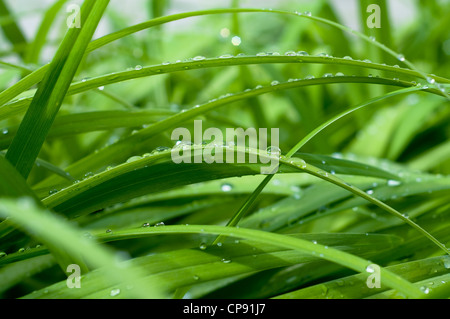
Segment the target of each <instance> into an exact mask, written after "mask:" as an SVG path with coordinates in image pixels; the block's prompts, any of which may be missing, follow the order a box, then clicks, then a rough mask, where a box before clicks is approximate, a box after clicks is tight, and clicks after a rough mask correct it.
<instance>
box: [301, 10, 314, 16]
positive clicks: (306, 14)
mask: <svg viewBox="0 0 450 319" xmlns="http://www.w3.org/2000/svg"><path fill="white" fill-rule="evenodd" d="M303 14H304V15H305V16H308V17H310V16H312V14H311V12H309V11H305V12H303Z"/></svg>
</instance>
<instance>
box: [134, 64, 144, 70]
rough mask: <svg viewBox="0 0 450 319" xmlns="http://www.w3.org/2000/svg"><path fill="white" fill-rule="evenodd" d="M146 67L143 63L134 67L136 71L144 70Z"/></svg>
mask: <svg viewBox="0 0 450 319" xmlns="http://www.w3.org/2000/svg"><path fill="white" fill-rule="evenodd" d="M143 68H144V67H143V66H142V65H139V64H138V65H136V66H135V67H134V69H135V70H136V71H140V70H142V69H143Z"/></svg>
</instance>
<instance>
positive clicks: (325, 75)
mask: <svg viewBox="0 0 450 319" xmlns="http://www.w3.org/2000/svg"><path fill="white" fill-rule="evenodd" d="M323 77H324V78H332V77H333V74H332V73H325V74H324V75H323Z"/></svg>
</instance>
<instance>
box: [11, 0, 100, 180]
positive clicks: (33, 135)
mask: <svg viewBox="0 0 450 319" xmlns="http://www.w3.org/2000/svg"><path fill="white" fill-rule="evenodd" d="M108 3H109V1H107V0H101V1H95V2H85V4H84V5H83V7H82V10H81V19H82V21H84V22H83V27H82V28H81V29H79V28H71V29H70V30H69V31H68V33H67V35H66V37H65V39H64V40H63V42H62V44H61V46H60V48H59V50H58V52H57V53H56V55H55V57H54V59H53V62H52V63H51V64H50V68H49V71H48V72H47V73H46V77H45V78H44V80H43V82H42V83H41V85H40V87H39V89H38V91H37V92H36V95H35V97H34V98H33V102H32V104H31V105H30V108H29V110H28V112H27V114H26V115H25V118H24V119H23V121H22V123H21V126H20V128H19V131H18V132H17V135H16V137H15V138H14V140H13V142H12V144H11V146H10V148H9V149H8V152H7V154H6V158H7V159H8V160H9V161H10V162H11V163H12V164H13V166H14V167H16V169H17V170H18V171H19V173H21V174H22V176H24V177H28V175H29V173H30V171H31V168H32V166H33V164H34V161H35V160H36V158H37V156H38V154H39V151H40V149H41V147H42V144H43V143H44V140H45V138H46V136H47V133H48V131H49V129H50V127H51V125H52V123H53V120H54V118H55V116H56V114H57V113H58V110H59V108H60V106H61V104H62V101H63V99H64V97H65V95H66V92H67V90H68V89H69V86H70V83H71V82H72V79H73V77H74V75H75V72H76V71H77V69H78V65H79V63H80V62H81V59H82V58H83V56H84V54H85V50H86V47H87V45H88V43H89V41H90V40H91V38H92V35H93V34H94V32H95V30H96V28H97V25H98V23H99V21H100V19H101V17H102V15H103V11H104V10H105V9H106V6H107V5H108Z"/></svg>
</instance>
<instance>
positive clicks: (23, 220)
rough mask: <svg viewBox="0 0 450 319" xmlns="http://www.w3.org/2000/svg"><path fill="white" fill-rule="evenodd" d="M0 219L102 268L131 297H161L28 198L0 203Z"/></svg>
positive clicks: (156, 287) (156, 288)
mask: <svg viewBox="0 0 450 319" xmlns="http://www.w3.org/2000/svg"><path fill="white" fill-rule="evenodd" d="M0 215H2V216H3V217H10V218H11V221H13V222H14V223H15V224H16V225H17V226H19V227H20V228H22V229H24V230H25V231H27V232H28V233H30V235H32V236H34V237H36V238H37V239H38V240H40V241H42V242H43V243H44V244H47V245H50V246H52V245H53V246H54V245H57V246H58V247H61V248H64V249H65V250H66V252H67V253H69V254H71V255H78V254H81V255H83V256H84V257H85V258H86V260H87V261H88V262H89V263H90V264H92V265H93V266H94V267H96V268H100V267H103V268H104V269H105V272H104V275H105V276H106V277H107V279H108V280H109V281H110V282H111V283H118V282H126V283H128V284H133V285H134V287H135V290H134V294H135V297H141V298H161V297H162V296H164V293H162V288H163V286H162V285H161V283H157V282H156V281H154V282H153V285H145V286H144V285H142V284H141V283H140V282H141V277H140V276H139V272H140V270H139V269H138V268H136V267H133V268H126V269H123V268H121V267H120V264H119V263H118V262H119V261H120V259H118V258H117V256H115V254H114V253H113V252H111V251H110V250H109V249H106V248H105V247H102V246H99V245H98V244H96V243H95V242H94V241H92V240H91V239H89V238H86V237H85V236H83V234H82V233H81V232H80V231H79V230H78V229H76V228H75V227H74V226H72V225H70V224H69V223H68V222H66V221H64V220H63V219H62V218H60V217H57V216H56V215H53V214H51V213H49V212H48V211H45V210H42V209H39V208H38V207H36V206H35V204H34V202H33V200H31V199H29V198H26V197H24V198H21V199H20V200H19V201H12V200H3V201H2V202H0Z"/></svg>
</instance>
